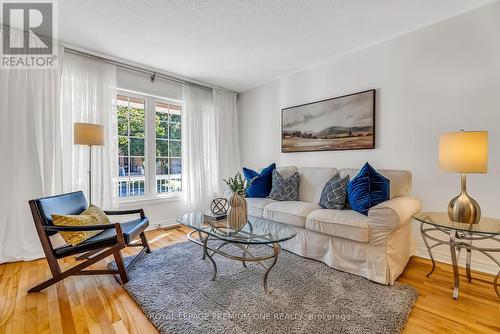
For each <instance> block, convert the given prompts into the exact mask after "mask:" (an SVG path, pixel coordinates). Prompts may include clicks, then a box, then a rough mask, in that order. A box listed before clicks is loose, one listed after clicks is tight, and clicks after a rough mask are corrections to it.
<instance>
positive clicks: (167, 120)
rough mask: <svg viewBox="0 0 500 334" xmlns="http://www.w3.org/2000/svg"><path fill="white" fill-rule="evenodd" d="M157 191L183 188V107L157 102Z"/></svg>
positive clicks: (172, 190) (173, 190) (171, 190)
mask: <svg viewBox="0 0 500 334" xmlns="http://www.w3.org/2000/svg"><path fill="white" fill-rule="evenodd" d="M155 112H156V192H157V193H159V194H162V193H169V192H176V191H181V190H182V178H181V175H182V163H181V107H180V106H178V105H172V104H165V103H161V102H156V104H155Z"/></svg>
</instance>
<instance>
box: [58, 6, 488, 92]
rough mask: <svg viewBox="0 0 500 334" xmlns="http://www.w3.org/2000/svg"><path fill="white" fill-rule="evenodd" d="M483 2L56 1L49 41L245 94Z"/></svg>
mask: <svg viewBox="0 0 500 334" xmlns="http://www.w3.org/2000/svg"><path fill="white" fill-rule="evenodd" d="M491 2H493V1H492V0H169V1H161V0H148V1H145V0H142V1H138V0H108V1H103V0H100V1H98V0H85V1H84V0H63V1H59V17H60V24H59V38H60V40H61V41H62V42H65V43H68V44H71V45H74V46H78V47H81V48H84V49H87V50H91V51H95V52H99V53H102V54H106V55H110V56H114V57H119V58H122V59H126V60H129V61H133V62H136V63H139V64H144V65H147V66H151V67H154V68H157V69H159V70H163V71H167V72H171V73H176V74H179V75H182V76H185V77H189V78H192V79H196V80H199V81H203V82H206V83H210V84H213V85H217V86H221V87H224V88H227V89H231V90H234V91H237V92H242V91H245V90H247V89H249V88H252V87H255V86H257V85H259V84H262V83H264V82H266V81H269V80H271V79H274V78H277V77H280V76H283V75H286V74H288V73H290V72H294V71H297V70H300V69H302V68H304V67H307V66H310V65H312V64H315V63H318V62H322V61H324V60H327V59H330V58H334V57H338V56H341V55H342V54H345V53H347V52H349V51H352V50H356V49H359V48H363V47H366V46H368V45H371V44H374V43H377V42H380V41H383V40H387V39H389V38H391V37H394V36H397V35H400V34H402V33H405V32H409V31H412V30H416V29H419V28H422V27H425V26H428V25H430V24H433V23H435V22H438V21H441V20H444V19H446V18H449V17H452V16H456V15H458V14H460V13H463V12H466V11H469V10H472V9H474V8H477V7H480V6H483V5H485V4H488V3H491Z"/></svg>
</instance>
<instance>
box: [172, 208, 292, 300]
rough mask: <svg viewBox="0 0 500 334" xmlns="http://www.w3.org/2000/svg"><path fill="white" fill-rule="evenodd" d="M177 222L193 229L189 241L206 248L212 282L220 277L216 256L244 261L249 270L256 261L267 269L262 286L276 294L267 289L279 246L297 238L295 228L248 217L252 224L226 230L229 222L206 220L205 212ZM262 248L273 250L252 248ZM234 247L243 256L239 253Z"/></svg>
mask: <svg viewBox="0 0 500 334" xmlns="http://www.w3.org/2000/svg"><path fill="white" fill-rule="evenodd" d="M177 222H178V223H179V224H182V225H184V226H187V227H189V228H192V229H193V231H191V232H189V233H188V235H187V238H188V240H189V241H191V242H194V243H195V244H198V245H200V246H202V248H203V259H205V258H206V257H208V259H209V260H210V262H211V263H212V265H213V275H212V280H215V278H216V276H217V265H216V263H215V261H214V259H213V257H214V255H215V254H218V255H221V256H224V257H226V258H228V259H232V260H236V261H240V262H242V264H243V266H244V267H245V268H246V263H247V262H255V263H258V264H260V265H261V266H262V267H263V268H264V269H265V273H264V277H263V279H262V284H263V287H264V292H265V293H266V294H270V293H271V292H272V291H270V290H269V289H268V287H267V277H268V275H269V272H270V271H271V269H272V268H273V267H274V265H275V264H276V261H277V260H278V255H279V254H280V252H281V247H280V244H279V243H280V242H282V241H286V240H289V239H292V238H293V237H295V236H296V235H297V231H296V230H295V228H294V227H292V226H289V225H286V224H281V223H277V222H273V221H270V220H267V219H262V218H256V217H248V223H247V224H246V225H245V226H244V227H243V228H242V229H241V230H239V231H233V230H231V229H229V228H227V227H225V225H226V223H225V221H218V222H212V221H205V219H204V217H203V212H190V213H186V214H184V215H182V216H180V217H179V218H177ZM261 245H268V246H270V247H260V250H261V251H262V248H264V251H265V254H258V255H256V254H255V253H254V252H253V249H252V248H253V246H261ZM228 246H233V247H232V249H231V250H232V252H230V251H229V250H228ZM234 247H236V249H237V250H238V252H239V253H240V254H241V255H238V254H236V253H235V251H234ZM266 250H268V251H267V252H266ZM267 260H269V261H267ZM268 262H270V263H268Z"/></svg>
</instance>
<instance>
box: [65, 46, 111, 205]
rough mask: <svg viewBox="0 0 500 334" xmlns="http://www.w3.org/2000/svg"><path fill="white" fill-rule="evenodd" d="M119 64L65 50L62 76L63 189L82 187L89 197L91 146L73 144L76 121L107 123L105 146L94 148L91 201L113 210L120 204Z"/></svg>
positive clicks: (69, 189)
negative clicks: (118, 196)
mask: <svg viewBox="0 0 500 334" xmlns="http://www.w3.org/2000/svg"><path fill="white" fill-rule="evenodd" d="M115 100H116V66H114V65H110V64H107V63H104V62H102V61H99V60H96V59H92V58H88V57H84V56H79V55H75V54H69V53H65V57H64V65H63V69H62V79H61V110H62V114H63V116H62V117H63V123H64V124H65V127H66V130H67V131H65V132H64V133H63V147H62V150H63V152H64V157H65V159H64V166H63V176H64V191H72V190H76V189H83V190H84V191H85V193H86V194H87V196H88V174H87V170H88V161H89V160H88V159H89V147H88V146H80V145H73V123H78V122H83V123H94V124H100V125H103V126H104V133H105V140H104V146H97V147H93V148H92V203H93V204H95V205H97V206H99V207H102V208H105V209H110V208H113V207H116V206H117V194H116V191H115V184H116V183H115V182H116V180H117V178H118V172H117V165H118V153H117V150H118V144H117V140H118V139H117V138H118V133H117V131H118V130H117V118H116V105H115V103H116V102H115Z"/></svg>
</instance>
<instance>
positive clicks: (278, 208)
mask: <svg viewBox="0 0 500 334" xmlns="http://www.w3.org/2000/svg"><path fill="white" fill-rule="evenodd" d="M320 208H321V207H320V206H319V204H316V203H308V202H300V201H279V202H273V203H270V204H268V205H267V206H266V207H265V208H264V218H266V219H269V220H273V221H276V222H280V223H285V224H290V225H293V226H298V227H304V226H305V225H306V217H307V216H308V215H309V213H311V212H313V211H314V210H317V209H320Z"/></svg>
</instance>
